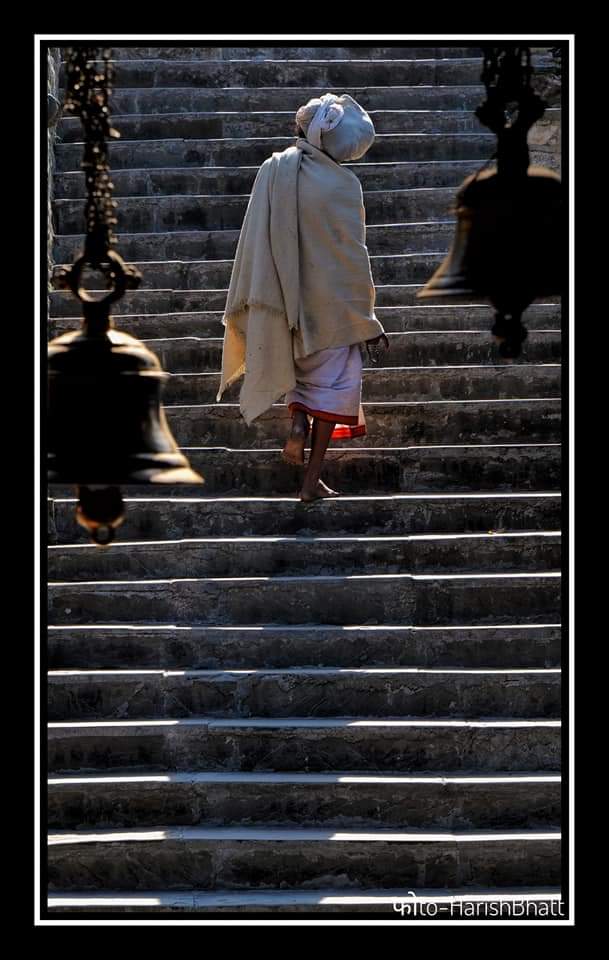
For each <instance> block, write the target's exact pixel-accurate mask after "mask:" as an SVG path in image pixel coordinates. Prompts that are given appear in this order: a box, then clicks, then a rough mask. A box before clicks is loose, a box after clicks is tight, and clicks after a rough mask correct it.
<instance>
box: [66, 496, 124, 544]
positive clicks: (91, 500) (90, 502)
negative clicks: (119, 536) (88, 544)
mask: <svg viewBox="0 0 609 960" xmlns="http://www.w3.org/2000/svg"><path fill="white" fill-rule="evenodd" d="M124 519H125V504H124V503H123V498H122V496H121V491H120V487H109V486H101V485H96V486H94V485H91V486H88V487H85V486H80V487H78V505H77V507H76V520H77V521H78V523H79V524H80V525H81V527H84V528H85V529H86V530H88V532H89V535H90V537H91V539H92V540H93V541H94V543H95V544H96V545H97V546H98V547H107V546H109V545H110V544H111V543H112V541H113V540H114V537H115V535H116V528H117V527H119V526H120V525H121V523H122V522H123V520H124Z"/></svg>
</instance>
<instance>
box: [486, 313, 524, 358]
mask: <svg viewBox="0 0 609 960" xmlns="http://www.w3.org/2000/svg"><path fill="white" fill-rule="evenodd" d="M521 317H522V311H518V312H517V311H514V312H512V313H508V312H505V313H504V312H502V311H500V310H498V311H497V312H496V314H495V322H494V324H493V326H492V328H491V333H492V334H493V337H494V338H495V340H496V341H497V343H498V344H499V354H500V356H501V357H503V359H504V360H514V359H516V357H519V356H520V353H521V346H522V344H523V342H524V341H525V340H526V338H527V329H526V327H525V326H524V325H523V323H522V321H521Z"/></svg>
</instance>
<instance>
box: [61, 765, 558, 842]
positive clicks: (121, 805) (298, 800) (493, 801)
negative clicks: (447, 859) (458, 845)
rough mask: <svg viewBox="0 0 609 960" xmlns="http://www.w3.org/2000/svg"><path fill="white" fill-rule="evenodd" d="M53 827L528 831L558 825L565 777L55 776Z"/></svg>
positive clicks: (334, 774) (338, 774)
mask: <svg viewBox="0 0 609 960" xmlns="http://www.w3.org/2000/svg"><path fill="white" fill-rule="evenodd" d="M47 796H48V820H47V823H48V826H49V828H51V829H54V828H56V829H60V830H83V829H87V828H89V829H90V828H94V829H100V828H101V829H104V828H109V827H113V828H115V829H116V828H117V827H127V828H129V827H155V826H156V825H157V824H158V823H159V822H162V823H166V824H169V825H171V826H176V825H184V826H197V825H203V824H205V825H206V826H253V825H255V824H258V825H267V826H270V825H275V826H290V825H293V826H295V827H306V826H323V827H331V826H333V827H338V828H341V827H368V828H372V829H375V828H377V827H379V826H381V825H385V826H394V827H397V828H400V829H404V828H406V829H408V828H416V829H425V828H428V829H436V828H438V827H439V828H440V829H445V830H463V829H465V830H467V829H491V830H493V829H505V828H507V829H517V828H520V829H523V828H524V829H526V828H529V827H535V828H538V829H539V828H540V827H543V826H555V825H556V824H558V823H559V822H560V775H559V774H544V773H537V772H536V773H529V774H527V773H516V774H514V773H503V774H496V775H495V776H488V775H487V776H478V775H467V776H459V775H458V774H457V775H455V774H451V773H446V774H445V775H443V776H438V775H437V774H419V775H416V776H403V775H402V776H400V775H398V774H387V773H382V772H380V771H375V772H370V773H369V774H352V773H350V772H349V771H337V772H334V771H332V772H328V773H300V774H298V773H252V772H248V773H239V772H237V771H235V772H228V773H206V772H196V771H190V772H186V773H169V774H158V773H157V774H155V773H143V774H141V775H139V776H133V775H131V776H130V775H124V774H118V775H114V776H99V775H93V774H88V775H85V776H65V775H64V776H61V777H50V778H49V780H48V794H47Z"/></svg>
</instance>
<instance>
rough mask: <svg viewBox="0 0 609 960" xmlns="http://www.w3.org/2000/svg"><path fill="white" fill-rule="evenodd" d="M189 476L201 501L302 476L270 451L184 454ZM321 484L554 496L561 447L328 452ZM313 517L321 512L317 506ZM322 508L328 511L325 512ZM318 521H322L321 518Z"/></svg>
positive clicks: (370, 490) (164, 492) (149, 490)
mask: <svg viewBox="0 0 609 960" xmlns="http://www.w3.org/2000/svg"><path fill="white" fill-rule="evenodd" d="M186 454H187V456H188V459H189V460H190V463H191V465H192V467H193V469H195V470H197V471H198V472H199V473H202V474H203V475H204V477H205V486H204V488H202V489H203V490H204V491H205V496H229V495H230V496H258V495H260V496H262V495H264V496H271V495H279V494H288V495H289V496H298V492H299V490H300V487H301V485H302V471H301V470H300V469H299V468H298V467H292V466H290V465H289V464H286V463H284V462H283V460H281V457H280V455H279V454H280V451H279V449H278V448H275V449H273V450H247V449H245V450H229V449H220V448H218V449H208V450H205V449H202V448H197V449H187V450H186ZM324 477H325V480H326V482H327V483H328V484H329V485H330V486H332V487H335V488H336V489H338V490H340V491H342V492H343V493H346V494H354V495H361V494H362V493H366V494H375V493H379V494H382V493H400V492H402V493H447V492H448V493H451V492H452V493H481V492H484V491H491V492H494V493H500V492H502V491H505V492H510V493H511V492H526V491H538V490H539V491H549V490H558V489H559V487H560V484H561V478H562V474H561V448H560V445H555V446H550V447H546V446H539V447H538V446H535V445H532V446H527V445H525V446H522V447H521V446H509V445H508V446H503V447H502V446H489V447H486V446H476V445H473V446H469V447H468V446H459V447H456V448H453V447H443V446H439V447H437V448H434V447H430V448H425V447H418V446H413V447H412V449H407V448H401V449H395V450H391V449H389V450H387V449H381V448H379V449H378V450H364V449H361V450H358V449H356V448H354V447H353V446H352V441H351V443H350V446H349V447H342V448H341V446H340V443H337V445H336V447H334V448H331V449H329V450H328V453H327V454H326V458H325V460H324ZM51 489H52V491H53V496H55V497H62V498H65V497H73V496H74V487H72V486H68V485H66V484H54V485H53V486H52V488H51ZM202 489H201V487H198V486H193V485H190V486H188V485H176V484H173V485H172V484H163V485H162V486H158V485H154V484H151V485H148V486H145V485H142V484H129V485H127V486H125V487H124V491H125V496H128V497H137V496H140V497H151V496H152V497H154V496H160V497H169V496H171V497H183V496H184V495H187V496H192V497H198V496H201V492H202ZM314 509H315V510H316V511H319V510H322V509H325V507H322V506H320V505H319V504H317V505H316V506H315V508H314ZM329 509H332V505H330V507H329ZM324 516H325V514H324Z"/></svg>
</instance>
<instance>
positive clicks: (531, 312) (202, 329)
mask: <svg viewBox="0 0 609 960" xmlns="http://www.w3.org/2000/svg"><path fill="white" fill-rule="evenodd" d="M560 313H561V310H560V306H559V305H554V304H532V305H531V306H530V307H529V309H528V310H527V311H526V313H525V315H524V322H525V324H526V326H527V329H528V330H560V327H561V316H560ZM375 315H376V316H377V317H378V319H379V320H380V321H381V323H382V324H383V327H384V328H385V330H386V331H387V333H406V332H411V331H415V330H425V331H432V330H461V331H465V330H481V331H486V332H487V333H488V332H489V331H490V329H491V327H492V325H493V313H492V310H491V308H490V307H484V306H478V307H474V306H472V307H468V306H459V307H456V306H455V307H452V308H447V307H424V306H419V307H377V308H376V310H375ZM115 323H116V326H117V327H118V328H119V329H120V330H123V331H124V332H125V333H130V334H131V335H132V336H134V337H138V338H143V339H145V340H146V339H148V340H150V339H164V338H167V337H168V338H172V337H223V336H224V327H223V325H222V313H221V311H217V312H213V311H209V312H208V313H185V314H184V313H182V314H180V313H173V314H171V313H170V314H161V315H160V316H159V315H155V314H151V315H145V314H140V315H136V316H127V315H122V316H120V317H117V318H116V320H115ZM77 327H78V318H77V317H62V318H53V319H51V320H50V321H49V337H55V336H59V335H60V334H62V333H68V332H69V331H71V330H74V329H75V328H77Z"/></svg>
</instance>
